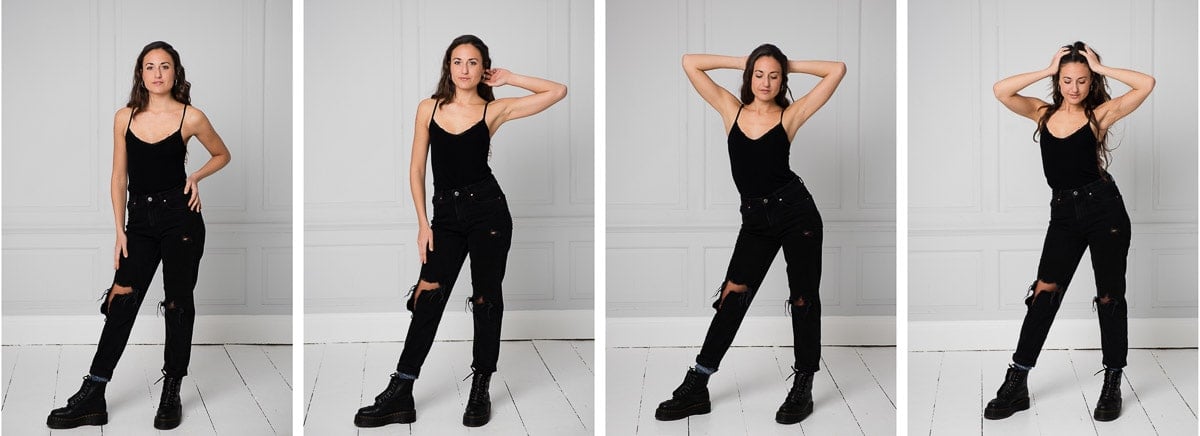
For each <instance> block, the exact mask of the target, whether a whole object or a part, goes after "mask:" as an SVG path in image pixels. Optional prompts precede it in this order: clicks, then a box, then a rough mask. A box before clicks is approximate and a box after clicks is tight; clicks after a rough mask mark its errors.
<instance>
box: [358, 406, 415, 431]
mask: <svg viewBox="0 0 1200 436" xmlns="http://www.w3.org/2000/svg"><path fill="white" fill-rule="evenodd" d="M416 421H417V411H416V410H401V411H399V412H394V413H389V414H387V415H383V416H362V415H354V426H356V427H363V428H371V427H383V426H385V425H388V424H409V423H412V422H416Z"/></svg>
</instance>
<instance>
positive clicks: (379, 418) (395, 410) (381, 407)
mask: <svg viewBox="0 0 1200 436" xmlns="http://www.w3.org/2000/svg"><path fill="white" fill-rule="evenodd" d="M412 388H413V379H406V378H400V374H399V373H395V372H393V373H392V380H391V381H389V382H388V385H387V388H386V389H384V390H383V392H380V393H379V395H376V396H375V404H372V405H370V406H367V407H363V408H361V409H358V413H356V414H354V425H356V426H358V427H381V426H385V425H388V424H392V423H400V424H408V423H410V422H413V421H416V420H417V409H416V408H415V407H414V406H413V396H412Z"/></svg>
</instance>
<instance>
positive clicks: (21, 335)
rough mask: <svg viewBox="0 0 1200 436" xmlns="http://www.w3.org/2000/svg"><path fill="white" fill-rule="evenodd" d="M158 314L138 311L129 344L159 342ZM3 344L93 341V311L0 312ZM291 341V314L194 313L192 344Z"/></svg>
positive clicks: (99, 321)
mask: <svg viewBox="0 0 1200 436" xmlns="http://www.w3.org/2000/svg"><path fill="white" fill-rule="evenodd" d="M162 322H163V321H162V317H160V316H155V315H138V317H137V321H136V323H135V324H136V325H137V326H140V327H137V326H135V327H134V329H133V332H132V333H131V334H130V336H129V343H130V344H162V343H163V330H162ZM0 325H3V327H4V339H3V342H4V345H44V344H64V345H65V344H71V345H95V344H96V341H97V340H98V339H99V338H100V330H101V329H102V328H103V327H104V317H103V316H97V315H62V316H58V315H47V316H8V315H6V316H4V321H3V322H2V323H0ZM231 343H232V344H291V343H292V316H291V315H198V316H196V324H195V330H194V333H193V336H192V344H194V345H205V344H231Z"/></svg>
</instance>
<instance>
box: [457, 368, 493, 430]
mask: <svg viewBox="0 0 1200 436" xmlns="http://www.w3.org/2000/svg"><path fill="white" fill-rule="evenodd" d="M491 385H492V374H491V373H487V374H484V373H480V372H476V373H472V378H471V395H470V397H468V398H467V410H466V411H464V412H463V425H465V426H467V427H479V426H481V425H484V424H487V423H488V421H490V420H491V419H492V397H491V395H490V394H489V393H488V389H491Z"/></svg>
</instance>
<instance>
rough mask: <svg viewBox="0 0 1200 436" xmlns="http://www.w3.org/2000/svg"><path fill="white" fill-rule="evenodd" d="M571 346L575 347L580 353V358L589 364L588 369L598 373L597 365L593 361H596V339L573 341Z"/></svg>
mask: <svg viewBox="0 0 1200 436" xmlns="http://www.w3.org/2000/svg"><path fill="white" fill-rule="evenodd" d="M571 347H573V348H575V352H576V353H579V358H580V359H583V364H584V365H587V369H588V371H591V372H592V373H593V374H595V373H596V369H595V368H596V366H595V365H594V364H593V363H592V362H595V361H596V341H571Z"/></svg>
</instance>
